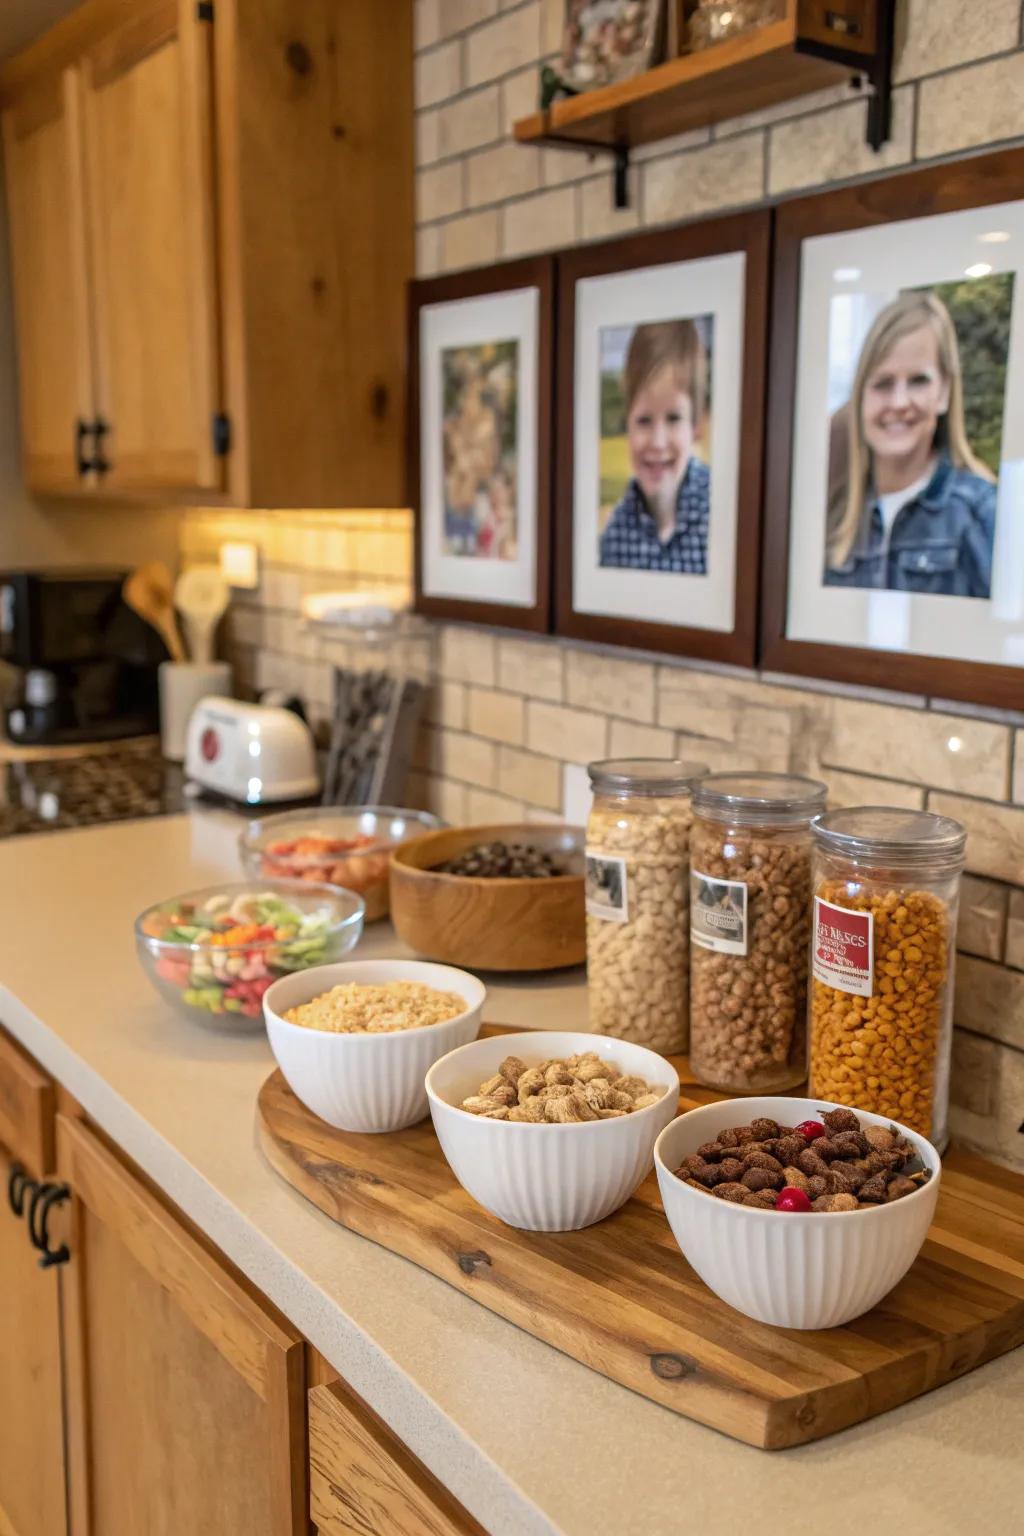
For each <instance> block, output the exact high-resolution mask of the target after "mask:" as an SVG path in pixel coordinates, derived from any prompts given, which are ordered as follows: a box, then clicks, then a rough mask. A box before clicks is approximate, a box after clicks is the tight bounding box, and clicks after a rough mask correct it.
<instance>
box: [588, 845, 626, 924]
mask: <svg viewBox="0 0 1024 1536" xmlns="http://www.w3.org/2000/svg"><path fill="white" fill-rule="evenodd" d="M584 890H585V892H586V903H587V916H588V917H601V918H604V920H605V922H606V923H628V922H629V881H628V879H627V878H626V861H625V859H622V858H620V857H619V856H618V854H615V853H604V852H603V851H602V850H601V849H600V848H588V849H587V866H586V880H585V883H584Z"/></svg>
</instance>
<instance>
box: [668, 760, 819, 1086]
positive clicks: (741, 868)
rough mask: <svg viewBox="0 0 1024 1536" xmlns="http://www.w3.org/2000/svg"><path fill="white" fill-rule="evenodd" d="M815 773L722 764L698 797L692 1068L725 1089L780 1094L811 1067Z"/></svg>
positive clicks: (693, 847)
mask: <svg viewBox="0 0 1024 1536" xmlns="http://www.w3.org/2000/svg"><path fill="white" fill-rule="evenodd" d="M826 794H827V790H826V787H825V785H824V784H821V783H819V781H818V780H817V779H805V778H802V777H800V776H799V775H797V774H788V773H718V774H712V775H711V776H710V777H709V778H707V779H704V780H703V781H702V783H700V784H699V785H698V786H697V788H696V789H695V790H694V794H693V829H692V831H691V834H690V990H691V1011H690V1066H691V1067H692V1069H693V1072H694V1075H695V1076H696V1077H697V1079H698V1080H699V1081H700V1082H702V1083H704V1084H706V1086H707V1087H709V1088H717V1089H718V1090H719V1091H720V1092H722V1093H780V1092H782V1090H783V1089H786V1088H792V1087H794V1086H795V1085H796V1084H797V1083H801V1082H803V1079H804V1075H805V1073H806V1070H807V1034H806V1018H807V958H808V937H809V934H810V926H811V830H810V823H811V818H812V817H813V816H816V815H818V813H819V812H820V811H823V810H824V808H825V798H826Z"/></svg>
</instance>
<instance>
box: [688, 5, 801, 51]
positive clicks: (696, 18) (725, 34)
mask: <svg viewBox="0 0 1024 1536" xmlns="http://www.w3.org/2000/svg"><path fill="white" fill-rule="evenodd" d="M784 13H785V0H700V4H699V5H698V7H697V9H696V11H694V13H693V15H692V16H691V17H690V29H689V38H690V47H691V49H693V50H694V51H698V50H699V49H701V48H711V47H713V46H714V44H715V43H724V42H725V40H726V38H729V37H738V36H739V34H740V33H741V32H749V31H750V30H751V28H752V27H764V26H767V25H768V23H769V22H770V21H779V20H781V18H782V16H783V15H784Z"/></svg>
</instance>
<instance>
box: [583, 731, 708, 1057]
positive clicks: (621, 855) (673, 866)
mask: <svg viewBox="0 0 1024 1536" xmlns="http://www.w3.org/2000/svg"><path fill="white" fill-rule="evenodd" d="M589 772H590V783H591V787H592V788H593V791H594V803H593V806H592V808H591V812H590V819H589V820H588V822H587V878H586V902H587V983H588V996H589V1003H590V1026H591V1028H592V1029H593V1030H595V1031H596V1032H597V1033H598V1034H601V1035H617V1036H618V1037H619V1038H620V1039H622V1040H635V1041H637V1042H638V1043H639V1044H640V1045H647V1046H650V1048H651V1049H652V1050H655V1051H662V1052H664V1053H665V1054H668V1053H670V1052H673V1051H685V1049H686V1044H687V1036H688V1032H689V931H688V921H687V909H688V907H689V900H690V888H689V879H688V876H689V848H690V820H691V812H690V792H691V789H692V787H693V784H694V781H695V780H696V779H699V778H700V776H701V775H702V774H704V773H706V772H707V769H706V768H705V767H704V766H703V765H702V764H700V763H681V762H675V761H672V760H670V759H665V758H621V759H615V760H610V761H606V762H600V763H591V765H590V769H589Z"/></svg>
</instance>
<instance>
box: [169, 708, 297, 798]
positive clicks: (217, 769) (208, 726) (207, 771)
mask: <svg viewBox="0 0 1024 1536" xmlns="http://www.w3.org/2000/svg"><path fill="white" fill-rule="evenodd" d="M185 773H186V775H187V776H188V778H189V779H191V780H192V782H193V783H195V784H198V785H200V786H201V787H202V788H203V789H208V790H212V791H213V792H214V793H215V794H221V795H226V796H227V797H228V798H229V799H231V800H239V801H241V802H243V803H244V804H246V805H265V804H268V803H269V804H272V803H274V802H275V801H282V800H304V799H308V798H309V797H310V796H313V795H315V794H316V792H317V789H318V788H319V784H320V779H319V774H318V772H317V761H316V744H315V742H314V741H313V735H312V732H311V731H310V729H309V726H308V725H307V724H306V722H305V721H304V720H300V719H299V717H298V715H296V714H293V713H292V711H291V710H290V709H280V708H276V707H272V706H270V705H266V704H243V703H241V702H240V701H239V700H237V699H224V698H215V697H207V698H205V699H201V700H200V701H199V703H198V704H197V705H196V707H195V709H194V710H193V711H192V716H191V719H190V720H189V724H188V737H187V741H186V744H185Z"/></svg>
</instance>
